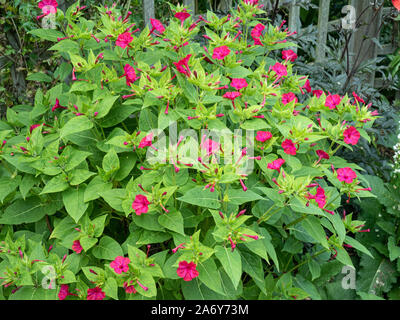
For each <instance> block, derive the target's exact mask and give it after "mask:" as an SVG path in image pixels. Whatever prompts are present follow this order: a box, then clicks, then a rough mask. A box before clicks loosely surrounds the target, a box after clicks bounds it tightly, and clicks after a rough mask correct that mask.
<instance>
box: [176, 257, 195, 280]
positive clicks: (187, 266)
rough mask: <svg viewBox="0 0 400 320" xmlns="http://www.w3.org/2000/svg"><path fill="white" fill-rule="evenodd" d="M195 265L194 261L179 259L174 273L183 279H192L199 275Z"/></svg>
mask: <svg viewBox="0 0 400 320" xmlns="http://www.w3.org/2000/svg"><path fill="white" fill-rule="evenodd" d="M196 267H197V265H196V264H195V263H194V262H192V261H191V262H189V263H188V262H187V261H180V262H179V266H178V269H177V270H176V273H177V274H178V277H180V278H182V279H183V280H184V281H191V280H192V279H194V278H196V277H198V276H199V272H198V271H197V270H196Z"/></svg>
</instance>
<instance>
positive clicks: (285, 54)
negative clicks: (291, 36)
mask: <svg viewBox="0 0 400 320" xmlns="http://www.w3.org/2000/svg"><path fill="white" fill-rule="evenodd" d="M282 59H283V60H290V61H292V62H294V61H295V60H296V59H297V54H296V52H294V51H293V50H283V51H282Z"/></svg>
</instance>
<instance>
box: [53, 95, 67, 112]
mask: <svg viewBox="0 0 400 320" xmlns="http://www.w3.org/2000/svg"><path fill="white" fill-rule="evenodd" d="M56 109H67V107H63V106H61V105H60V101H59V100H58V98H56V103H55V104H54V106H53V108H51V111H53V112H54V111H55V110H56Z"/></svg>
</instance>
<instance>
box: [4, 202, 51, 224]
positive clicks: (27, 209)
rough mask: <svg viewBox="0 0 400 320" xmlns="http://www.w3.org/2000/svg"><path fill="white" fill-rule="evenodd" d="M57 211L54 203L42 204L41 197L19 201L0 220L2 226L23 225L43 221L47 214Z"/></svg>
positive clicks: (9, 207) (8, 208)
mask: <svg viewBox="0 0 400 320" xmlns="http://www.w3.org/2000/svg"><path fill="white" fill-rule="evenodd" d="M56 210H57V206H56V204H55V203H54V202H50V203H46V202H42V201H41V200H40V198H39V197H30V198H27V199H26V200H22V199H19V200H17V201H15V202H14V203H13V204H11V205H10V206H8V207H7V209H6V210H5V211H4V213H3V215H2V216H1V218H0V224H22V223H31V222H36V221H39V220H41V219H42V218H43V217H44V216H45V215H46V214H47V215H52V214H53V213H55V212H56Z"/></svg>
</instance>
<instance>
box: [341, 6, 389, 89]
mask: <svg viewBox="0 0 400 320" xmlns="http://www.w3.org/2000/svg"><path fill="white" fill-rule="evenodd" d="M351 4H352V5H353V6H354V8H355V9H356V16H357V17H358V16H359V15H360V14H361V13H362V12H364V13H363V15H362V17H361V19H360V28H358V29H357V30H355V31H354V32H353V36H352V39H351V41H350V44H349V48H350V59H349V60H350V66H351V68H352V69H353V68H354V70H355V69H357V68H358V66H360V64H361V63H362V62H364V61H366V60H369V59H374V58H376V57H377V55H378V47H377V45H376V44H375V43H374V42H373V41H372V39H373V38H375V37H378V38H379V26H380V24H381V21H382V10H380V11H379V12H377V11H375V10H374V9H373V8H372V6H371V5H370V3H369V1H366V2H364V1H358V0H352V1H351ZM368 7H369V8H368ZM365 80H366V81H368V82H369V83H370V84H371V85H373V84H374V80H375V73H374V72H373V73H371V74H370V75H368V77H366V79H365Z"/></svg>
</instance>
